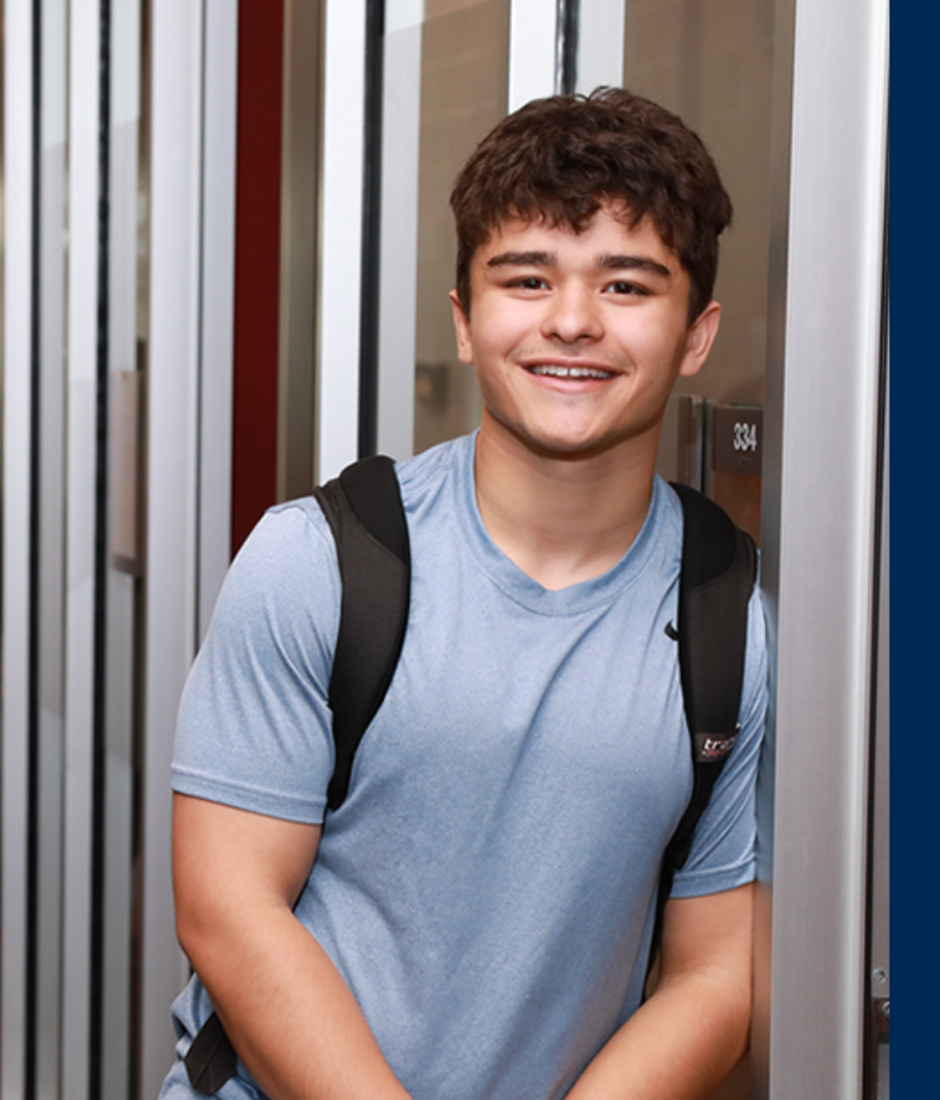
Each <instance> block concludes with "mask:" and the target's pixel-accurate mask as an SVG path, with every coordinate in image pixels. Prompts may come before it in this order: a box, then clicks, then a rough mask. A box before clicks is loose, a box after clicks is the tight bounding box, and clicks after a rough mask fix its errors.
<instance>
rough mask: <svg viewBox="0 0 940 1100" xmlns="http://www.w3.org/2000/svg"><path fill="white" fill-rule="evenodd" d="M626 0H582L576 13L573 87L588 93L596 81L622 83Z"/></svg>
mask: <svg viewBox="0 0 940 1100" xmlns="http://www.w3.org/2000/svg"><path fill="white" fill-rule="evenodd" d="M625 3H626V0H581V3H580V10H579V14H578V71H577V80H576V83H575V91H576V92H581V93H582V94H583V95H587V94H588V93H590V92H592V91H593V90H594V89H595V88H596V87H597V86H598V85H599V84H607V85H609V86H610V87H612V88H619V87H620V86H621V85H622V84H623V34H624V7H625Z"/></svg>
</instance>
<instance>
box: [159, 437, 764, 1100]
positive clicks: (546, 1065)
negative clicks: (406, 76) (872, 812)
mask: <svg viewBox="0 0 940 1100" xmlns="http://www.w3.org/2000/svg"><path fill="white" fill-rule="evenodd" d="M474 445H475V436H467V437H464V438H462V439H458V440H455V441H453V442H451V443H448V444H444V445H443V446H441V447H437V448H434V449H433V450H431V451H429V452H426V453H425V454H423V455H420V456H419V457H417V458H415V459H412V460H410V461H408V462H405V463H402V464H400V465H399V467H398V474H399V479H400V482H401V486H402V496H403V501H404V506H405V512H406V515H407V519H408V526H409V532H410V538H411V550H412V570H413V575H412V593H411V610H410V617H409V621H408V630H407V634H406V637H405V643H404V648H403V651H402V655H401V659H400V662H399V665H398V668H397V670H396V673H395V676H394V679H393V681H392V684H391V686H390V688H389V691H388V694H387V696H386V698H385V701H384V703H383V705H382V707H381V709H380V711H379V713H378V714H377V716H376V718H375V720H374V721H373V723H372V725H371V726H370V728H369V729H368V731H367V732H366V734H365V736H364V737H363V740H362V742H361V744H360V746H359V749H358V752H357V754H356V758H355V762H354V765H353V770H352V777H351V783H350V788H349V794H348V796H347V798H346V801H345V802H344V803H343V805H342V806H341V807H340V809H339V810H337V811H336V812H335V813H330V814H328V815H327V816H326V819H325V823H324V829H323V835H322V839H321V842H320V848H319V853H318V856H317V860H316V863H315V865H314V868H313V871H312V873H311V875H310V878H309V880H308V883H307V885H306V887H305V889H304V891H303V894H302V896H301V898H300V901H299V903H298V905H297V908H296V913H297V916H298V918H299V919H300V920H301V921H302V922H303V923H304V924H305V925H306V926H307V928H309V929H310V931H311V932H312V933H313V935H314V936H315V937H316V938H317V940H318V941H319V943H320V944H321V945H322V946H323V948H324V949H325V950H326V951H327V953H328V954H329V955H330V957H331V958H332V959H333V961H334V963H335V964H336V965H337V967H338V968H339V970H340V972H341V973H342V974H343V976H344V977H345V979H346V981H347V982H348V984H349V986H350V987H351V989H352V991H353V993H354V994H355V996H356V998H357V1000H358V1002H359V1004H360V1006H361V1007H362V1010H363V1012H364V1014H365V1016H366V1019H367V1020H368V1022H369V1025H370V1026H371V1028H372V1031H373V1034H374V1035H375V1037H376V1039H377V1041H378V1043H379V1046H380V1048H381V1049H382V1051H383V1053H384V1054H385V1057H386V1058H387V1060H388V1062H389V1064H390V1065H391V1067H392V1069H393V1070H394V1071H395V1073H396V1074H397V1075H398V1077H399V1079H400V1080H401V1082H402V1084H403V1085H404V1086H405V1088H406V1089H408V1091H409V1092H410V1093H411V1095H412V1096H413V1097H414V1098H415V1100H467V1098H473V1100H518V1098H519V1097H520V1096H526V1097H531V1098H533V1100H558V1098H561V1097H563V1096H564V1095H565V1094H566V1093H567V1091H568V1090H569V1089H570V1088H571V1086H572V1085H573V1083H574V1082H575V1080H576V1079H577V1077H578V1076H579V1074H580V1073H581V1072H582V1070H583V1069H584V1067H585V1066H586V1064H587V1063H588V1062H589V1061H590V1059H591V1058H592V1057H593V1055H594V1054H595V1053H596V1052H597V1051H598V1050H599V1048H600V1047H601V1046H602V1045H603V1044H604V1042H605V1041H606V1040H607V1039H608V1038H609V1037H610V1035H611V1034H612V1033H613V1032H614V1031H615V1030H616V1029H617V1027H618V1026H619V1025H620V1024H621V1023H622V1022H623V1021H624V1020H626V1018H627V1017H628V1016H629V1015H630V1014H631V1013H632V1012H633V1011H634V1010H635V1009H636V1007H637V1006H638V1004H639V1001H640V996H641V987H642V983H643V978H644V970H645V964H646V953H647V948H648V942H649V935H650V930H651V923H652V922H651V912H652V902H653V899H654V893H655V888H656V884H657V879H658V873H659V868H660V861H661V857H662V852H663V848H664V847H665V845H666V843H667V842H668V840H669V838H670V837H671V835H672V833H673V831H674V829H675V827H676V824H677V823H678V820H679V818H680V816H681V814H682V812H683V810H684V808H685V806H686V804H687V802H688V799H689V796H690V793H691V784H692V766H691V758H690V748H689V737H688V733H687V731H686V728H685V719H684V715H683V710H682V695H681V688H680V684H679V675H678V667H677V652H676V649H677V647H676V643H675V641H673V640H672V639H671V638H670V636H669V635H668V634H667V632H666V627H667V625H668V624H669V623H670V622H672V623H674V622H675V621H676V604H677V591H678V577H679V561H680V552H681V539H682V513H681V507H680V505H679V502H678V499H677V497H676V496H675V494H674V493H673V492H672V490H671V489H669V488H668V486H667V485H666V484H665V483H664V482H662V481H661V480H659V479H657V480H656V482H655V486H654V492H653V499H652V505H651V508H650V511H649V514H648V516H647V519H646V522H645V524H644V526H643V528H642V530H641V531H640V534H639V535H638V537H637V539H636V540H635V542H634V544H633V545H632V546H631V547H630V550H629V551H628V552H627V554H626V555H625V556H624V557H623V558H622V559H621V561H620V562H619V563H618V564H617V565H616V566H614V568H613V569H611V570H610V571H609V572H608V573H605V574H604V575H603V576H600V577H597V578H595V579H592V580H589V581H585V582H583V583H581V584H576V585H573V586H571V587H569V588H565V589H562V590H560V591H549V590H547V589H544V588H543V587H542V586H541V585H539V584H538V583H537V582H535V581H534V580H532V579H531V578H530V577H528V576H527V575H526V574H524V573H523V572H522V571H521V570H519V569H518V568H517V567H516V566H515V565H514V564H513V563H512V562H511V561H509V559H508V558H507V557H506V556H505V555H504V554H503V553H502V552H501V551H500V550H499V549H498V548H497V547H496V546H495V545H494V543H493V542H492V540H491V539H490V538H489V536H488V534H487V532H486V530H485V528H484V526H483V524H482V521H481V519H480V515H479V512H478V509H477V505H476V498H475V491H474V482H473V457H474ZM339 600H340V582H339V577H338V570H337V565H336V555H335V552H334V549H333V543H332V538H331V535H330V532H329V528H328V527H327V524H326V521H325V520H324V518H323V516H322V515H321V513H320V512H319V509H318V506H317V504H316V503H315V501H313V499H312V498H309V499H304V500H300V501H295V502H292V503H290V504H285V505H281V506H279V507H277V508H274V509H272V510H271V511H270V512H268V514H267V515H266V516H265V517H264V519H263V520H262V521H261V523H260V524H259V525H258V527H257V528H256V530H255V532H254V533H253V534H252V536H251V538H250V539H249V540H248V542H247V543H246V544H245V546H244V548H243V549H242V551H241V552H240V554H239V555H238V558H237V560H236V561H235V563H234V564H233V566H232V569H231V571H230V573H229V576H228V578H227V580H226V582H225V586H224V588H223V592H222V595H221V597H220V599H219V605H218V608H217V611H216V614H215V617H214V620H213V623H212V626H211V629H210V631H209V635H208V638H207V640H206V643H205V645H204V646H203V648H202V650H201V652H200V654H199V657H198V658H197V660H196V663H195V665H194V667H193V671H192V674H191V676H190V679H189V682H188V684H187V688H186V692H185V695H184V698H183V703H182V708H181V714H180V724H179V732H178V737H177V744H176V752H175V758H174V789H175V790H177V791H180V792H183V793H185V794H190V795H195V796H197V797H201V798H206V799H210V800H213V801H218V802H223V803H226V804H228V805H232V806H237V807H240V808H242V809H246V810H253V811H257V812H259V813H263V814H268V815H274V816H277V817H283V818H288V819H290V820H294V821H302V822H311V823H319V822H321V821H323V820H324V812H325V806H326V788H327V784H328V781H329V778H330V775H331V773H332V768H333V750H332V742H331V736H330V713H329V710H328V708H327V703H326V697H327V690H328V684H329V678H330V665H331V654H332V651H333V646H334V643H335V639H336V632H337V626H338V620H339ZM765 699H766V657H765V649H764V626H763V615H762V611H761V605H760V598H759V595H758V594H757V593H756V591H755V595H754V597H753V599H752V601H751V609H750V626H749V641H748V653H747V664H746V672H745V680H744V695H743V702H742V709H741V723H742V730H741V734H740V736H739V738H738V741H737V744H736V746H735V748H734V749H733V751H732V754H731V756H730V758H729V761H728V763H727V765H726V767H725V770H724V772H723V773H722V776H721V778H720V780H719V782H718V784H717V786H716V788H715V791H714V793H713V796H712V801H711V804H710V806H709V809H708V811H707V812H706V814H705V816H704V817H703V819H702V821H701V823H700V825H699V827H698V830H697V833H696V837H695V842H694V846H693V849H692V853H691V855H690V857H689V860H688V862H687V864H686V866H685V868H684V869H683V870H682V871H681V872H680V873H679V874H677V876H676V879H675V884H674V888H673V896H696V895H701V894H709V893H715V892H718V891H722V890H727V889H730V888H732V887H735V886H739V885H741V884H743V883H745V882H748V881H750V880H751V879H752V878H753V865H754V853H753V846H754V779H755V772H756V765H757V756H758V748H759V742H760V738H761V733H762V728H763V717H764V709H765ZM210 1012H211V1005H210V1004H209V1001H208V997H207V995H206V993H205V990H204V989H203V987H202V985H201V983H200V982H199V981H198V979H197V978H194V979H193V981H192V982H191V983H190V984H189V986H188V987H187V988H186V990H185V991H184V992H183V993H182V994H181V996H180V997H179V998H178V1000H177V1001H176V1003H175V1005H174V1018H175V1022H176V1026H177V1030H178V1033H179V1034H180V1044H179V1048H178V1049H179V1051H180V1052H181V1053H182V1052H185V1050H186V1049H188V1045H189V1043H190V1041H191V1038H192V1035H193V1033H194V1032H195V1031H196V1030H198V1028H199V1026H200V1025H201V1024H202V1022H203V1021H204V1020H205V1018H206V1016H207V1015H208V1014H209V1013H210ZM310 1027H311V1028H315V1027H316V1021H315V1020H311V1021H310ZM183 1082H185V1073H184V1072H183V1071H182V1070H181V1067H180V1066H179V1064H178V1065H177V1067H176V1068H175V1069H174V1072H173V1073H172V1074H171V1078H170V1080H169V1081H168V1086H167V1088H166V1089H165V1094H166V1096H167V1097H175V1096H183V1095H187V1092H186V1091H185V1089H184V1087H183ZM258 1094H259V1093H258V1090H257V1087H256V1086H254V1085H253V1083H252V1082H251V1081H250V1078H249V1077H248V1075H247V1072H246V1071H245V1070H244V1068H243V1067H241V1066H239V1075H238V1076H237V1077H236V1078H235V1079H233V1080H232V1081H230V1082H229V1083H228V1084H227V1085H226V1086H224V1087H223V1089H222V1090H221V1093H220V1095H221V1096H222V1097H223V1100H236V1098H237V1097H242V1098H244V1097H246V1096H257V1095H258Z"/></svg>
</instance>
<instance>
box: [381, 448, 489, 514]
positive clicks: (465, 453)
mask: <svg viewBox="0 0 940 1100" xmlns="http://www.w3.org/2000/svg"><path fill="white" fill-rule="evenodd" d="M475 441H476V433H472V434H470V435H463V436H459V437H458V438H457V439H449V440H447V442H445V443H439V444H438V445H437V446H435V447H430V448H429V449H428V450H426V451H422V452H421V454H418V455H415V456H414V457H413V458H408V459H405V460H404V461H402V462H398V463H396V465H395V472H396V474H397V475H398V482H399V485H400V486H401V497H402V503H403V505H404V508H405V514H406V515H408V516H411V515H413V514H416V513H420V512H422V511H423V510H424V509H426V508H427V507H429V506H430V505H431V504H432V503H433V502H434V501H435V499H436V498H437V497H439V495H440V494H441V493H442V492H445V491H447V490H448V489H450V488H452V487H454V486H456V485H457V483H458V482H460V481H461V479H463V478H465V477H467V476H471V477H472V471H473V453H474V446H475Z"/></svg>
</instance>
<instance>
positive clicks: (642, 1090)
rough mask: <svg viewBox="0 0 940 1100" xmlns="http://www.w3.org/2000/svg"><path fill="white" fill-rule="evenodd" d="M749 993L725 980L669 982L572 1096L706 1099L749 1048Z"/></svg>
mask: <svg viewBox="0 0 940 1100" xmlns="http://www.w3.org/2000/svg"><path fill="white" fill-rule="evenodd" d="M749 1023H750V998H749V996H745V995H742V991H741V990H740V989H739V988H735V987H729V986H728V984H727V983H725V982H724V981H723V980H722V979H721V977H713V976H711V975H708V974H701V975H691V974H690V975H687V976H684V977H682V978H678V979H676V980H675V981H673V982H669V983H664V984H663V985H662V986H661V987H660V988H659V989H658V990H657V991H656V993H655V994H654V995H653V996H652V997H651V998H650V999H649V1000H648V1001H647V1002H646V1003H645V1004H644V1005H643V1006H642V1007H641V1008H640V1009H639V1010H638V1011H637V1012H636V1013H634V1015H633V1016H632V1017H631V1018H630V1019H629V1020H628V1021H627V1023H626V1024H624V1026H623V1027H622V1028H621V1029H620V1030H619V1031H618V1032H617V1033H616V1034H615V1035H614V1036H613V1037H612V1038H611V1039H610V1041H609V1042H608V1043H607V1044H606V1045H605V1046H604V1047H603V1048H602V1050H601V1051H600V1053H599V1054H598V1055H597V1056H596V1057H595V1058H594V1060H593V1061H592V1062H591V1063H590V1065H589V1066H588V1067H587V1069H586V1070H585V1071H584V1073H583V1074H582V1076H581V1078H580V1079H579V1080H578V1082H577V1084H576V1085H575V1087H574V1088H573V1089H572V1090H571V1092H570V1093H569V1094H568V1100H699V1098H701V1100H705V1098H707V1097H710V1096H711V1095H712V1093H713V1092H714V1090H715V1089H716V1088H717V1087H718V1085H719V1084H720V1083H721V1082H722V1081H723V1080H724V1079H725V1078H726V1077H727V1076H728V1074H729V1073H730V1072H731V1071H732V1069H734V1067H735V1066H736V1065H737V1063H738V1062H739V1061H740V1060H741V1058H742V1057H743V1055H744V1053H745V1051H746V1050H747V1043H748V1032H749Z"/></svg>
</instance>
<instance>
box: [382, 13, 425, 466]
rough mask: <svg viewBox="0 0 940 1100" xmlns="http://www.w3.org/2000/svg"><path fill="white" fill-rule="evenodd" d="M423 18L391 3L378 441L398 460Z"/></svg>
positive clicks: (410, 392) (408, 437)
mask: <svg viewBox="0 0 940 1100" xmlns="http://www.w3.org/2000/svg"><path fill="white" fill-rule="evenodd" d="M423 19H424V4H423V3H421V2H417V3H415V2H411V3H407V2H402V0H399V2H398V3H388V4H387V5H386V13H385V20H386V22H385V58H384V74H383V77H384V88H383V95H382V207H381V234H382V239H381V250H380V255H381V270H380V275H379V294H380V297H379V400H378V434H377V447H378V451H379V453H380V454H388V455H391V456H392V457H393V458H396V459H403V458H409V457H410V456H411V454H412V452H413V450H414V419H415V316H416V308H417V279H418V169H419V159H418V158H419V155H420V149H419V138H420V129H421V26H422V21H423Z"/></svg>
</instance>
